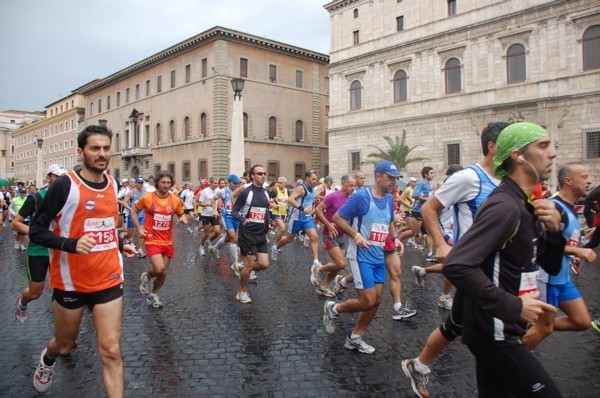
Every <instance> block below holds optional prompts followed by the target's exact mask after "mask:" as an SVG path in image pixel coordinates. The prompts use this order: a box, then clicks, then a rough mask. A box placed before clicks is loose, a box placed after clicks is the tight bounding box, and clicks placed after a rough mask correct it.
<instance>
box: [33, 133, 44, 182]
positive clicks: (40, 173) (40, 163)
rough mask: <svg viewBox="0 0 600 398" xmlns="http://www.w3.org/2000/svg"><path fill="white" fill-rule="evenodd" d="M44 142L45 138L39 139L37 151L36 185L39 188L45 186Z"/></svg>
mask: <svg viewBox="0 0 600 398" xmlns="http://www.w3.org/2000/svg"><path fill="white" fill-rule="evenodd" d="M43 143H44V139H43V138H38V139H37V146H38V153H37V173H36V174H35V186H36V187H37V188H38V189H39V188H41V187H43V186H44V170H43V168H44V155H43V154H42V144H43Z"/></svg>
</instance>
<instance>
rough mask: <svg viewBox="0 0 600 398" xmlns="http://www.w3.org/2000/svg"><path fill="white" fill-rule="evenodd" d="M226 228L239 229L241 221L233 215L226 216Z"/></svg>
mask: <svg viewBox="0 0 600 398" xmlns="http://www.w3.org/2000/svg"><path fill="white" fill-rule="evenodd" d="M224 219H225V230H228V229H233V230H234V231H237V230H238V227H239V226H240V221H239V220H238V219H237V218H233V217H231V216H225V217H224Z"/></svg>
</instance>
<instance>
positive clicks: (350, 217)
mask: <svg viewBox="0 0 600 398" xmlns="http://www.w3.org/2000/svg"><path fill="white" fill-rule="evenodd" d="M400 176H401V175H400V172H399V171H398V168H397V167H396V165H395V164H394V163H393V162H390V161H387V160H385V161H381V162H379V163H378V164H377V166H376V167H375V184H374V185H373V186H367V187H365V188H364V189H361V190H360V191H358V192H356V193H355V194H354V195H352V196H350V198H349V199H348V201H347V202H346V203H345V204H344V205H343V206H342V207H341V208H340V209H339V210H338V212H337V213H336V214H335V215H334V216H333V221H334V222H335V223H336V225H337V226H338V227H340V228H341V229H342V231H344V233H345V234H347V235H348V236H350V238H351V239H348V250H347V257H348V262H349V264H350V268H351V269H352V275H353V276H354V286H355V288H356V290H357V292H358V297H357V298H352V299H349V300H346V301H343V302H341V303H337V304H336V303H335V302H334V301H327V302H326V303H325V305H324V307H323V311H324V315H323V326H324V327H325V331H326V332H327V333H333V332H334V331H335V324H334V320H335V318H337V317H338V316H339V314H341V313H347V312H358V313H359V315H358V320H357V322H356V327H355V328H354V330H353V331H352V333H351V334H350V335H349V336H347V337H346V343H345V344H344V347H345V348H347V349H349V350H358V351H359V352H361V353H363V354H372V353H373V352H375V347H373V346H371V345H369V344H367V343H366V342H365V341H364V340H363V338H362V335H363V333H364V332H365V330H366V329H367V327H368V326H369V324H370V323H371V321H372V320H373V318H374V317H375V314H376V313H377V309H378V308H379V303H381V294H382V292H383V285H384V284H385V280H386V267H385V257H384V253H383V247H384V244H385V241H386V239H387V238H388V236H389V237H390V238H391V239H392V241H393V242H394V243H395V244H396V245H397V246H399V245H400V244H401V242H400V239H399V237H398V235H397V232H396V229H395V228H394V224H393V222H394V197H393V196H392V195H391V194H390V192H392V190H393V189H394V188H395V187H396V183H397V182H398V178H400Z"/></svg>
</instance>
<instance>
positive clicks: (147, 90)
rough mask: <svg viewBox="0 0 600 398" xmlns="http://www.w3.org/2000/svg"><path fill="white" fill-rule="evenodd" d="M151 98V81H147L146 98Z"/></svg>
mask: <svg viewBox="0 0 600 398" xmlns="http://www.w3.org/2000/svg"><path fill="white" fill-rule="evenodd" d="M149 96H150V80H146V97H149Z"/></svg>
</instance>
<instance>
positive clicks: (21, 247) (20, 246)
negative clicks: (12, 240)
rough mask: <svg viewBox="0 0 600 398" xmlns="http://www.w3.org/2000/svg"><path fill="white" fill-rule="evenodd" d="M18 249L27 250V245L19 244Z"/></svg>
mask: <svg viewBox="0 0 600 398" xmlns="http://www.w3.org/2000/svg"><path fill="white" fill-rule="evenodd" d="M19 249H21V251H22V252H24V251H25V250H27V247H25V245H19Z"/></svg>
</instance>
